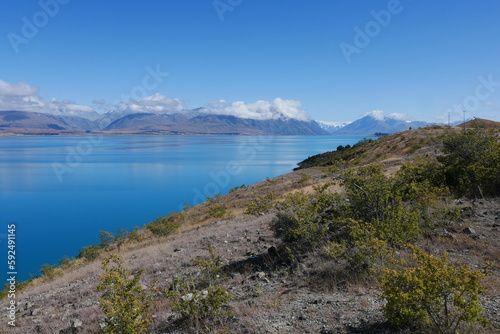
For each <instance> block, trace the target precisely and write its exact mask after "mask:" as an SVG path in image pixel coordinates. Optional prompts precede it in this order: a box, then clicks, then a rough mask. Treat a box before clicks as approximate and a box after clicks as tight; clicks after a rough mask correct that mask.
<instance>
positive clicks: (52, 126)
mask: <svg viewBox="0 0 500 334" xmlns="http://www.w3.org/2000/svg"><path fill="white" fill-rule="evenodd" d="M83 132H87V133H88V132H106V133H111V134H120V133H124V134H131V133H139V134H141V133H143V134H148V133H158V134H246V135H259V134H262V135H328V134H329V133H328V132H327V131H326V130H324V129H322V128H321V127H320V125H319V124H318V123H317V122H316V121H313V120H310V121H301V120H297V119H294V118H287V117H281V118H277V119H268V120H255V119H247V118H239V117H235V116H228V115H217V114H209V113H204V112H203V111H199V110H195V111H188V112H179V113H174V114H155V113H144V112H141V113H128V114H118V113H108V114H104V115H102V117H101V118H99V119H96V120H90V119H88V118H83V117H78V116H55V115H52V114H45V113H38V112H27V111H16V110H9V111H0V133H13V134H58V133H63V134H64V133H83Z"/></svg>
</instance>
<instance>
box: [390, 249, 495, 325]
mask: <svg viewBox="0 0 500 334" xmlns="http://www.w3.org/2000/svg"><path fill="white" fill-rule="evenodd" d="M410 247H411V250H412V257H413V259H414V260H415V262H416V264H417V266H416V267H409V268H404V269H402V270H387V271H386V274H385V276H384V277H383V278H382V291H383V295H382V297H383V298H384V299H386V300H387V304H386V305H385V308H384V312H385V315H386V317H387V319H388V320H389V322H391V323H393V324H397V325H411V324H424V325H426V326H431V327H433V328H434V329H435V330H436V331H437V332H438V333H440V334H455V333H456V331H457V329H458V327H459V325H460V323H461V322H463V321H466V322H477V321H479V322H483V323H484V322H485V319H484V318H482V317H481V312H482V311H483V309H482V307H481V305H480V303H479V294H480V293H481V286H480V284H479V281H480V279H481V278H483V277H484V276H485V275H486V274H485V273H483V272H479V271H474V270H471V269H470V268H468V267H467V266H466V265H462V264H457V263H450V262H449V261H448V257H447V256H446V255H444V256H443V257H442V258H438V257H435V256H433V255H431V254H428V253H426V252H424V251H423V250H421V249H420V248H418V247H416V246H410Z"/></svg>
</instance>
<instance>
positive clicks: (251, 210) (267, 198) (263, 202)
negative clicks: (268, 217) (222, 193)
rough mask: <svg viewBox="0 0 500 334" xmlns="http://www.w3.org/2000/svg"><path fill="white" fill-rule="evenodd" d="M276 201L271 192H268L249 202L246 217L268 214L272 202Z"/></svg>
mask: <svg viewBox="0 0 500 334" xmlns="http://www.w3.org/2000/svg"><path fill="white" fill-rule="evenodd" d="M275 199H276V195H274V194H273V193H272V192H268V193H267V194H266V195H264V196H260V197H258V198H256V199H253V200H251V201H250V202H249V203H248V205H247V209H246V211H245V214H247V215H259V214H261V213H266V212H268V211H269V210H270V209H271V208H272V207H273V204H274V200H275Z"/></svg>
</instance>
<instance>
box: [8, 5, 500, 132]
mask: <svg viewBox="0 0 500 334" xmlns="http://www.w3.org/2000/svg"><path fill="white" fill-rule="evenodd" d="M1 3H2V8H3V10H2V12H1V13H0V80H3V82H4V84H3V87H4V88H3V91H2V86H1V85H0V109H1V108H2V101H3V102H4V105H6V104H5V101H7V100H8V99H9V94H11V95H12V94H15V93H14V92H13V91H14V90H15V89H17V88H19V87H20V86H19V85H18V83H20V82H24V83H26V84H27V85H29V87H35V88H38V89H39V90H38V91H37V92H36V95H37V96H38V97H39V98H40V99H43V100H44V101H50V100H51V99H57V101H66V100H65V99H68V100H71V102H69V101H66V102H65V103H73V104H77V105H85V106H88V107H92V108H98V107H99V105H96V104H94V102H96V101H98V100H104V101H106V103H117V102H118V101H121V102H126V101H123V100H124V99H127V96H130V95H131V93H133V92H143V91H141V90H140V89H139V88H140V87H143V88H144V78H145V77H146V76H147V75H148V73H149V72H148V70H147V69H148V68H149V69H150V70H151V69H153V70H154V69H159V70H160V71H161V72H162V73H166V72H168V76H166V75H165V76H163V77H162V78H161V81H157V82H154V81H152V80H150V81H147V83H148V84H147V88H148V89H146V90H145V91H146V92H147V95H154V94H161V95H162V96H167V97H169V98H171V99H179V100H181V101H183V105H185V106H186V107H187V108H196V107H200V106H203V105H205V104H207V103H209V102H212V101H218V100H226V101H229V102H236V101H244V102H245V103H254V102H256V101H258V100H265V101H273V100H275V99H276V98H280V99H283V100H294V101H300V102H301V107H300V109H301V110H303V111H305V112H306V113H307V114H308V115H310V116H311V117H312V118H313V119H316V120H326V121H339V122H340V121H342V122H343V121H352V120H355V119H357V118H360V117H362V116H363V115H364V114H366V113H369V112H372V111H373V110H381V111H384V113H385V114H386V115H389V114H394V115H399V117H403V118H405V117H408V118H411V119H413V120H426V121H430V122H435V121H443V122H446V120H447V117H448V112H449V111H450V112H451V115H452V120H458V119H460V118H461V117H462V113H461V110H462V109H464V108H465V109H466V110H467V117H472V116H477V117H482V118H488V119H493V120H497V121H500V65H499V59H500V38H499V37H500V36H499V32H500V2H498V0H479V1H457V0H454V1H451V0H443V1H430V0H413V1H411V0H401V1H397V0H390V1H378V0H372V1H352V0H335V1H334V0H315V1H311V0H309V1H306V0H293V1H290V0H287V1H285V0H272V1H270V0H216V1H214V0H192V1H189V0H145V1H122V2H117V1H113V2H112V1H95V0H86V1H82V0H41V1H22V2H21V1H4V0H3V1H1ZM44 7H45V9H44ZM47 8H48V9H47ZM377 17H378V19H377ZM26 22H28V23H26ZM27 24H28V25H30V24H31V25H33V26H34V27H35V28H36V30H37V31H33V30H29V29H28V28H26V25H27ZM346 50H347V51H346ZM353 50H354V51H353ZM153 83H154V84H153ZM9 85H11V86H12V87H14V88H12V87H11V86H9ZM16 85H17V86H16ZM153 86H154V88H152V87H153ZM16 87H17V88H16ZM138 87H139V88H138ZM134 89H135V91H134ZM2 94H3V95H2ZM18 95H19V94H18ZM136 97H137V96H136ZM101 102H103V101H101ZM4 108H6V107H4ZM100 112H102V110H100Z"/></svg>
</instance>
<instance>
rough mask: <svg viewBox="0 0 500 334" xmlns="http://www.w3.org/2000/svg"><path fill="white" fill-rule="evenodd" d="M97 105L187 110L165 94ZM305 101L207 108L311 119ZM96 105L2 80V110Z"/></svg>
mask: <svg viewBox="0 0 500 334" xmlns="http://www.w3.org/2000/svg"><path fill="white" fill-rule="evenodd" d="M92 103H93V105H94V107H95V108H96V109H98V110H101V111H107V112H118V113H121V114H130V113H155V114H175V113H179V112H182V111H184V110H185V109H186V108H185V104H184V101H182V100H180V99H177V98H170V97H167V96H165V95H162V94H158V93H157V94H155V95H151V96H146V97H145V98H143V99H142V100H139V101H138V100H132V99H131V100H128V101H121V102H115V103H107V102H106V101H105V100H103V99H95V100H93V101H92ZM301 106H302V104H301V102H299V101H295V100H283V99H280V98H276V99H274V100H273V101H264V100H259V101H257V102H254V103H245V102H243V101H237V102H232V103H229V102H227V101H226V100H218V101H214V102H210V103H207V104H206V106H205V109H204V111H205V112H207V113H212V114H218V115H231V116H235V117H239V118H247V119H255V120H270V119H283V118H291V119H296V120H300V121H309V120H310V118H309V116H308V115H307V114H306V112H304V111H303V110H301V109H300V108H301ZM96 109H94V108H93V107H90V106H86V105H79V104H76V103H75V102H73V101H71V100H67V99H64V100H57V99H51V100H49V101H46V100H44V99H43V98H42V97H40V96H39V95H38V88H36V87H33V86H31V85H29V84H27V83H23V82H20V83H17V84H10V83H8V82H6V81H3V80H0V110H19V111H31V112H40V113H48V114H52V115H60V116H80V117H86V118H88V119H97V118H98V117H100V116H101V115H100V114H98V113H97V112H96V111H95V110H96Z"/></svg>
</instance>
